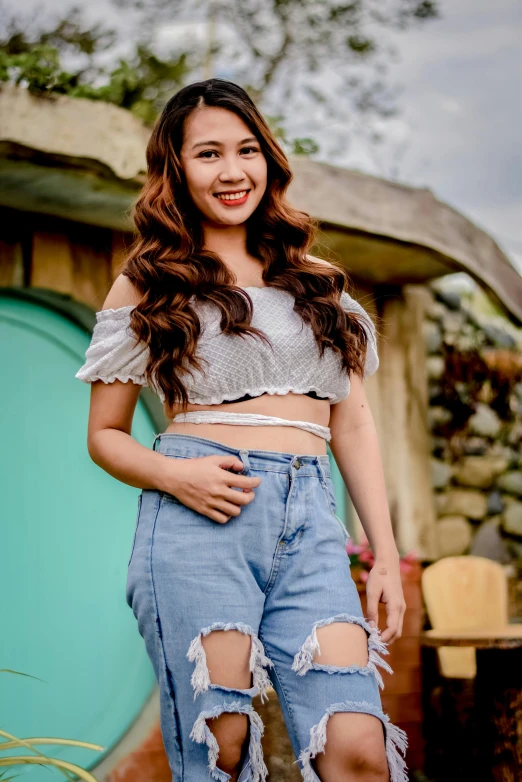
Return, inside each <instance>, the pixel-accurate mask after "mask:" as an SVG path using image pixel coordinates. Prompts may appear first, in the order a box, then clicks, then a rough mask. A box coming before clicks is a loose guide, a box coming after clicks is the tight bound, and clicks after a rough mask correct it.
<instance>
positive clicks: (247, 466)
mask: <svg viewBox="0 0 522 782" xmlns="http://www.w3.org/2000/svg"><path fill="white" fill-rule="evenodd" d="M239 458H240V459H241V461H242V462H243V468H244V470H245V472H248V471H249V470H250V460H249V458H248V451H247V450H245V449H243V448H242V449H241V450H240V451H239Z"/></svg>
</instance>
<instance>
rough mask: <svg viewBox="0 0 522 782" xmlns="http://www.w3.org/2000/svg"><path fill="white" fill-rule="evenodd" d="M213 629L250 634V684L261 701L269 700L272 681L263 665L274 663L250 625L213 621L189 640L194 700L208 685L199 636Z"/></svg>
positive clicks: (203, 650) (205, 657)
mask: <svg viewBox="0 0 522 782" xmlns="http://www.w3.org/2000/svg"><path fill="white" fill-rule="evenodd" d="M214 630H239V631H240V632H242V633H245V634H246V635H250V636H251V639H252V641H251V647H250V659H249V666H250V671H251V672H252V686H253V687H255V688H256V689H257V691H258V693H259V695H260V697H261V703H264V702H265V701H267V700H269V698H268V695H267V694H266V690H267V689H269V688H270V687H271V686H272V683H271V681H270V677H269V676H268V672H267V670H266V667H265V666H273V665H274V663H273V662H272V660H270V659H269V658H268V657H267V656H266V654H265V650H264V647H263V644H262V643H261V641H260V640H259V638H258V637H257V635H256V634H255V632H254V630H253V629H252V627H250V625H247V624H244V623H243V622H228V623H227V622H214V623H213V624H211V625H210V626H209V627H205V628H204V629H203V630H201V631H200V632H199V633H198V635H197V636H196V637H195V638H193V639H192V641H191V642H190V646H189V649H188V652H187V658H188V659H189V660H190V662H195V663H196V667H195V668H194V671H193V673H192V676H191V678H190V682H191V684H192V687H193V688H194V700H196V698H197V696H198V695H199V694H200V693H202V692H205V690H208V688H209V687H210V673H209V670H208V665H207V656H206V654H205V649H204V647H203V644H202V643H201V637H202V636H203V635H208V634H209V633H211V632H213V631H214Z"/></svg>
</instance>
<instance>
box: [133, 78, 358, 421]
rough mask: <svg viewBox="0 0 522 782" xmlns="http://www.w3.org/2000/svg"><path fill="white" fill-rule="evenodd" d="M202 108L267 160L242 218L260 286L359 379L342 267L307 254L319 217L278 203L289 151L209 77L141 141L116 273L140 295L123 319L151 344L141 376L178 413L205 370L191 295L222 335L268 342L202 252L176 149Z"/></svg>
mask: <svg viewBox="0 0 522 782" xmlns="http://www.w3.org/2000/svg"><path fill="white" fill-rule="evenodd" d="M204 106H219V107H221V108H224V109H228V110H229V111H233V112H235V113H236V114H237V115H238V116H239V117H241V119H242V120H243V121H244V122H245V124H246V125H247V126H248V127H249V128H250V130H251V131H252V134H253V135H255V136H256V137H257V139H258V143H259V145H260V147H261V150H262V152H263V154H264V156H265V159H266V161H267V187H266V191H265V193H264V194H263V198H262V200H261V202H260V203H259V205H258V207H257V208H256V210H255V211H254V212H253V214H252V215H251V216H250V217H249V218H248V220H247V251H248V253H249V254H250V255H252V256H253V257H256V258H258V259H259V260H260V261H262V263H263V275H262V277H263V280H264V283H265V284H266V285H269V286H271V287H273V288H282V289H284V290H286V291H289V292H291V293H292V295H293V296H294V297H295V305H294V310H295V311H296V312H298V313H299V314H300V315H301V317H302V318H303V320H304V321H306V322H307V323H309V324H310V326H311V328H312V329H313V332H314V335H315V338H316V340H317V344H318V346H319V350H320V355H321V356H322V355H323V353H324V351H325V350H326V349H332V350H334V351H336V352H337V353H339V355H340V356H342V365H343V367H344V368H346V369H347V370H348V371H353V372H356V373H358V374H360V375H361V377H362V376H363V370H364V361H365V357H366V346H367V335H366V332H365V329H364V327H363V326H362V324H361V316H359V315H358V314H356V313H352V312H350V313H347V312H346V311H345V310H344V309H343V307H342V306H341V305H340V303H339V298H340V294H341V291H342V290H348V287H349V284H350V283H349V279H348V276H347V273H346V271H345V270H344V269H343V268H342V267H341V265H340V264H339V265H337V264H336V263H335V262H333V263H330V264H325V263H324V262H321V261H319V260H313V258H310V257H308V255H307V253H308V251H309V249H310V247H311V246H312V245H313V243H314V240H315V236H316V232H317V230H318V223H317V222H316V221H315V220H314V219H313V218H312V217H311V216H310V215H308V214H307V213H306V212H301V211H299V210H297V209H294V208H293V207H292V206H290V204H289V203H288V202H287V200H286V197H285V196H286V191H287V189H288V186H289V184H290V182H291V181H292V179H293V175H292V172H291V170H290V167H289V163H288V159H287V157H286V156H285V154H284V152H283V150H282V149H281V147H280V146H279V144H278V143H277V141H276V139H275V137H274V135H273V133H272V132H271V130H270V128H269V127H268V125H267V123H266V122H265V120H264V118H263V117H262V115H261V114H260V112H259V111H258V109H257V108H256V106H255V104H254V103H253V101H252V100H251V99H250V97H249V95H248V94H247V92H245V90H243V89H242V88H241V87H239V86H238V85H237V84H234V83H233V82H230V81H226V80H224V79H207V80H205V81H199V82H195V83H193V84H189V85H188V86H187V87H184V88H183V89H181V90H180V91H179V92H177V93H176V94H175V95H174V96H173V97H172V98H171V99H170V100H169V102H168V103H167V104H166V106H165V108H164V109H163V111H162V113H161V115H160V117H159V118H158V120H157V122H156V124H155V126H154V128H153V130H152V135H151V137H150V140H149V143H148V145H147V179H146V182H145V184H144V186H143V188H142V191H141V193H140V195H139V198H138V200H137V202H136V203H135V205H134V208H133V218H134V222H135V224H136V228H137V235H136V239H135V241H134V243H133V245H132V247H131V248H130V253H129V256H128V258H127V262H126V265H125V267H124V269H123V270H122V273H123V274H124V275H125V276H126V277H128V278H129V280H130V281H131V282H132V283H133V284H134V286H135V287H136V288H137V289H138V290H139V292H140V293H141V294H142V298H141V301H140V302H139V304H138V305H137V306H136V307H135V308H134V309H133V310H132V315H131V324H130V325H131V328H132V329H133V331H134V332H135V333H136V335H137V337H138V338H139V340H142V341H143V342H145V343H146V344H147V345H148V347H149V350H150V359H149V362H148V366H147V370H146V377H147V382H148V383H149V384H150V385H152V386H154V385H156V386H159V387H160V388H161V390H162V391H163V393H164V395H165V401H166V402H167V403H168V405H169V406H170V407H173V406H174V405H177V404H179V405H181V407H182V409H183V410H186V408H187V405H188V404H189V400H188V397H187V391H186V388H185V386H184V384H183V382H182V376H183V374H185V372H190V368H191V367H194V368H195V369H196V370H197V371H204V367H202V366H201V360H200V358H198V356H197V355H196V348H197V343H198V338H199V335H200V320H199V318H198V314H197V311H196V308H195V307H194V303H195V302H194V300H192V297H195V299H196V300H197V299H199V300H205V301H207V302H212V303H213V304H215V305H216V307H217V308H218V312H219V313H220V325H221V329H222V331H223V332H224V333H225V334H231V335H237V336H240V337H241V338H245V337H246V336H247V335H249V334H250V336H251V337H258V338H260V339H264V340H265V341H267V342H268V343H270V341H269V340H268V337H267V336H266V335H265V334H264V333H263V332H262V331H261V330H259V329H257V328H255V327H254V326H252V325H251V317H252V300H251V298H250V296H249V295H248V293H247V291H245V290H244V289H241V288H239V287H237V286H235V285H234V284H233V281H232V274H231V273H230V272H229V270H228V269H227V266H226V264H225V263H224V262H223V260H222V259H221V258H220V256H219V255H218V254H217V253H215V252H211V251H210V250H208V249H203V248H204V241H203V231H202V227H201V224H200V218H199V212H198V210H197V209H196V207H195V205H194V203H193V201H192V199H191V197H190V195H189V192H188V189H187V186H186V180H185V177H184V172H183V168H182V166H181V162H180V151H181V146H182V142H183V126H184V122H185V120H186V119H187V117H188V116H189V115H190V114H191V113H192V112H193V111H195V110H197V109H198V108H201V107H204ZM252 349H253V350H255V346H254V345H253V348H252Z"/></svg>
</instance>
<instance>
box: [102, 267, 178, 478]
mask: <svg viewBox="0 0 522 782" xmlns="http://www.w3.org/2000/svg"><path fill="white" fill-rule="evenodd" d="M139 301H140V295H139V293H138V292H137V291H136V289H135V287H134V286H133V285H132V283H131V282H130V280H129V279H128V278H127V277H125V276H124V275H123V274H120V275H119V276H118V277H117V278H116V279H115V281H114V283H113V286H112V288H111V290H110V291H109V294H108V295H107V298H106V299H105V301H104V303H103V307H102V309H103V310H108V309H115V310H116V309H119V308H120V307H126V306H130V305H131V304H132V305H137V304H138V303H139ZM140 391H141V385H139V384H137V383H134V382H132V381H128V382H126V383H124V382H121V381H120V380H114V381H113V382H110V383H106V382H104V381H103V380H95V381H94V382H92V383H91V401H90V409H89V423H88V432H87V448H88V451H89V455H90V457H91V459H92V460H93V462H95V464H97V465H98V466H99V467H101V468H102V469H103V470H105V471H106V472H108V473H109V475H112V476H113V477H114V478H117V479H118V480H119V481H122V482H123V483H127V484H128V485H129V486H134V487H136V488H139V489H159V490H161V491H167V488H166V486H165V476H164V472H165V468H166V467H167V465H166V464H165V462H167V460H166V459H165V458H164V457H163V455H162V454H160V453H157V452H156V451H153V450H152V449H150V448H146V447H145V446H143V445H141V444H140V443H138V442H137V441H136V440H135V439H134V438H133V437H132V436H131V428H132V420H133V417H134V411H135V409H136V405H137V403H138V398H139V395H140ZM170 471H172V468H171V470H170ZM169 477H170V480H168V481H167V482H168V484H169V486H170V489H172V488H173V486H172V476H169Z"/></svg>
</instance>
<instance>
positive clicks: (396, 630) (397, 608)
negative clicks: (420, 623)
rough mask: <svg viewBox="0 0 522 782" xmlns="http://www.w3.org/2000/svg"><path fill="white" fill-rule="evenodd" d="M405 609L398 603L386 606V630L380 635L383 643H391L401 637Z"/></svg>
mask: <svg viewBox="0 0 522 782" xmlns="http://www.w3.org/2000/svg"><path fill="white" fill-rule="evenodd" d="M405 609H406V607H405V606H403V605H401V604H400V603H399V604H397V605H388V604H386V629H385V630H384V631H383V632H382V633H381V640H382V641H384V643H393V641H395V639H396V638H400V637H401V635H402V624H403V618H404V612H405Z"/></svg>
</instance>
